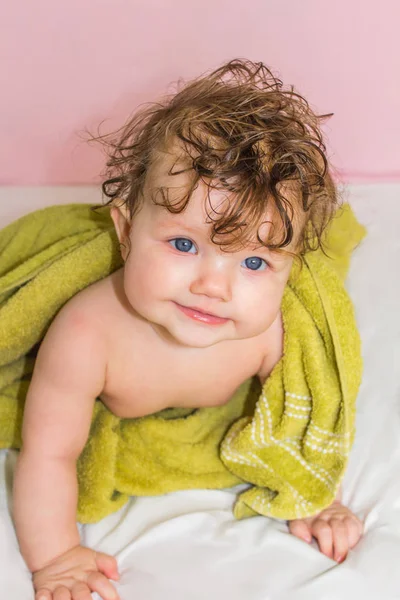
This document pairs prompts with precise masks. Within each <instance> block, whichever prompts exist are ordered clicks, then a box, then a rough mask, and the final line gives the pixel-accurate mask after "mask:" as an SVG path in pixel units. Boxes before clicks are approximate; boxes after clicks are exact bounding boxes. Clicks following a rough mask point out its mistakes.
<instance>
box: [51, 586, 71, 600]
mask: <svg viewBox="0 0 400 600" xmlns="http://www.w3.org/2000/svg"><path fill="white" fill-rule="evenodd" d="M53 600H71V593H70V591H69V589H68V588H67V587H65V585H59V586H58V587H57V588H56V589H55V590H54V592H53Z"/></svg>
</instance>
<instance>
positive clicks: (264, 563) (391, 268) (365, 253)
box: [0, 184, 400, 600]
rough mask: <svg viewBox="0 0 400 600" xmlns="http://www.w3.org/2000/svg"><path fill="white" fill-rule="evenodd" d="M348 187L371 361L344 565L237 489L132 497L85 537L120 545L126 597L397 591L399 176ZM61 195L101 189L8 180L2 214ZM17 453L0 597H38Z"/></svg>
mask: <svg viewBox="0 0 400 600" xmlns="http://www.w3.org/2000/svg"><path fill="white" fill-rule="evenodd" d="M344 198H345V199H348V200H349V201H350V202H351V204H352V206H353V207H354V210H355V212H356V215H357V217H358V218H359V220H360V221H361V222H362V223H363V224H365V225H366V226H367V229H368V237H367V238H366V240H365V241H364V242H363V243H362V245H361V246H360V247H359V248H358V249H357V250H356V251H355V254H354V256H353V259H352V264H351V269H350V275H349V279H348V289H349V292H350V295H351V297H352V299H353V301H354V303H355V306H356V314H357V321H358V324H359V327H360V332H361V337H362V341H363V356H364V364H365V371H364V378H363V383H362V386H361V390H360V394H359V397H358V412H357V434H356V441H355V445H354V448H353V451H352V454H351V459H350V465H349V469H348V471H347V474H346V477H345V481H344V501H345V503H347V504H348V505H349V506H350V507H351V508H352V510H354V511H355V512H356V513H357V514H358V515H359V516H360V517H361V518H362V519H363V520H364V522H365V534H364V537H363V538H362V540H361V541H360V542H359V544H358V545H357V547H356V548H355V549H354V550H353V551H351V552H350V554H349V556H348V558H347V560H346V561H345V562H344V563H342V564H341V565H337V564H336V563H335V562H334V561H332V560H330V559H328V558H326V557H324V556H323V555H322V554H321V553H320V552H319V551H318V549H317V546H316V545H315V543H314V542H313V543H312V544H310V545H307V544H306V543H304V542H302V541H300V540H298V539H296V538H294V537H293V536H291V535H289V533H288V531H287V526H286V523H285V522H283V521H272V520H270V519H266V518H264V517H254V518H251V519H248V520H245V521H240V522H239V521H235V519H234V518H233V516H232V512H231V511H232V505H233V502H234V498H235V493H236V491H237V490H227V491H204V490H198V491H189V492H179V493H174V494H169V495H167V496H164V497H158V498H141V499H131V501H130V502H129V503H128V505H127V506H125V507H124V508H123V509H121V510H120V511H119V512H118V513H116V514H115V515H111V516H110V517H108V518H107V519H104V520H103V521H102V522H100V523H98V524H96V525H88V526H85V527H82V531H81V533H82V541H83V543H84V544H87V545H91V546H93V547H95V548H96V549H97V550H101V551H103V552H107V553H111V554H114V555H115V556H116V557H117V559H118V563H119V567H120V572H121V579H120V582H119V584H118V591H119V593H120V595H121V599H122V600H133V599H135V600H142V599H146V600H159V599H161V598H167V599H171V600H172V599H173V600H203V599H204V598H207V599H208V600H217V599H219V598H223V599H224V600H270V599H273V600H286V599H289V598H290V600H314V599H315V600H320V599H324V600H336V599H338V600H339V599H340V600H347V599H352V600H361V599H367V598H368V599H377V600H378V599H379V600H391V599H394V598H400V266H399V265H400V235H399V232H400V184H369V185H357V186H356V185H354V186H351V187H349V188H347V190H346V191H345V193H344ZM13 199H14V201H13ZM57 200H58V201H59V202H71V201H77V202H79V201H93V202H97V201H98V196H97V192H96V191H95V190H94V189H89V190H88V188H64V189H63V190H57V189H53V190H52V189H51V188H50V189H47V190H40V188H39V189H38V188H36V189H29V188H25V189H24V190H23V191H21V190H12V189H8V190H5V189H3V190H1V189H0V206H1V207H2V208H0V222H1V224H2V225H5V224H6V223H7V222H9V221H11V220H12V219H14V218H16V217H18V216H20V215H21V214H24V213H26V212H28V211H29V210H34V209H36V208H38V207H39V206H43V205H45V204H51V203H55V202H56V201H57ZM6 205H7V209H6V208H5V206H6ZM2 213H3V214H2ZM0 260H1V259H0ZM15 457H16V454H15V452H11V451H1V452H0V590H1V598H2V599H3V598H4V600H33V597H34V596H33V591H32V588H31V583H30V575H29V572H28V571H27V569H26V567H25V565H24V562H23V560H22V558H21V556H20V554H19V552H18V546H17V541H16V537H15V533H14V530H13V526H12V521H11V517H10V511H11V505H12V502H11V484H12V475H13V469H14V464H15ZM93 598H96V595H95V594H93Z"/></svg>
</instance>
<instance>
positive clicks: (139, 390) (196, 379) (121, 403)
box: [101, 353, 260, 418]
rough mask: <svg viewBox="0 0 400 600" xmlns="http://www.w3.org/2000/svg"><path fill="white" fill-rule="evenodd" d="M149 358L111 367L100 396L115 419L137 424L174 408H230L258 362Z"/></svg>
mask: <svg viewBox="0 0 400 600" xmlns="http://www.w3.org/2000/svg"><path fill="white" fill-rule="evenodd" d="M173 358H174V357H173V356H171V357H169V358H165V357H159V356H154V355H153V356H150V355H147V356H146V353H144V354H142V356H140V357H139V356H138V357H136V359H134V357H132V360H131V361H130V363H129V362H127V361H124V362H125V364H124V365H122V364H119V365H117V364H115V363H114V362H112V363H111V364H110V368H109V369H108V377H107V383H106V386H105V389H104V392H103V394H102V396H101V397H102V400H103V402H104V403H105V404H106V405H107V406H108V408H109V409H110V410H111V411H112V412H113V413H114V414H116V415H117V416H119V417H123V418H135V417H140V416H145V415H148V414H152V413H155V412H158V411H160V410H163V409H164V408H172V407H188V408H189V407H193V408H197V407H198V408H200V407H207V406H208V407H211V406H220V405H222V404H225V403H226V402H228V401H229V400H230V399H231V398H232V396H233V395H234V393H235V391H236V389H237V388H238V387H239V386H240V385H241V384H242V383H243V382H244V381H245V380H246V379H248V378H249V377H252V376H253V375H254V374H255V373H257V368H258V366H259V363H260V359H259V357H256V356H252V357H243V356H237V357H230V360H226V357H225V358H221V359H220V360H219V361H218V360H199V359H197V360H196V359H194V360H193V361H190V360H189V361H182V360H181V361H179V360H178V359H175V360H174V359H173Z"/></svg>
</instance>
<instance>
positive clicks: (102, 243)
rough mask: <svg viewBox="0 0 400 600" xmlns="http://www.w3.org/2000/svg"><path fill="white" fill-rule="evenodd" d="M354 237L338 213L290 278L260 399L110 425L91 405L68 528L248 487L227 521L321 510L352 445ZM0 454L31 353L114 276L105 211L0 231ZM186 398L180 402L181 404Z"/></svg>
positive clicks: (56, 212) (256, 394) (116, 262)
mask: <svg viewBox="0 0 400 600" xmlns="http://www.w3.org/2000/svg"><path fill="white" fill-rule="evenodd" d="M364 235H365V230H364V228H363V227H362V226H361V225H360V224H359V223H358V222H357V221H356V219H355V217H354V215H353V213H352V211H351V209H350V207H349V206H348V205H345V206H344V207H343V208H342V209H340V211H338V213H337V215H336V217H335V219H334V220H333V222H332V223H331V225H330V227H329V230H328V232H327V237H326V240H327V246H328V254H329V256H330V258H327V257H326V256H324V254H323V253H322V252H321V251H320V250H318V251H316V252H312V253H308V254H307V255H306V257H305V262H304V266H303V268H302V270H300V271H299V269H298V267H297V266H296V263H295V264H294V266H293V269H292V272H291V275H290V279H289V282H288V285H287V286H286V289H285V293H284V297H283V303H282V314H283V323H284V330H285V336H284V356H283V358H282V359H281V360H280V362H279V363H278V364H277V365H276V366H275V368H274V370H273V372H272V373H271V375H270V377H269V378H268V380H267V381H266V383H265V385H264V388H263V389H262V390H261V386H260V385H259V384H258V383H257V380H256V379H255V378H254V379H253V380H248V381H246V382H244V383H243V385H242V386H241V387H240V388H239V390H238V391H237V393H236V394H235V396H234V397H233V398H232V399H231V400H230V401H229V403H228V404H226V405H225V406H221V407H216V408H201V409H196V410H187V409H168V410H165V411H162V412H161V413H158V414H155V415H150V416H147V417H143V418H139V419H120V418H118V417H116V416H115V415H114V414H112V413H111V412H110V411H109V410H108V409H107V408H106V407H105V406H104V405H103V404H102V403H101V402H100V401H96V402H95V407H94V412H93V420H92V426H91V431H90V436H89V439H88V441H87V444H86V446H85V448H84V450H83V452H82V454H81V456H80V458H79V461H78V480H79V504H78V514H77V517H78V519H79V520H80V521H82V522H95V521H98V520H99V519H101V518H103V517H104V516H106V515H107V514H109V513H111V512H113V511H115V510H118V509H119V508H120V507H121V506H122V505H123V504H124V503H125V502H126V501H127V499H128V497H129V496H130V495H155V494H163V493H167V492H172V491H175V490H183V489H195V488H224V487H230V486H233V485H235V484H238V483H243V482H247V483H248V484H249V487H248V489H246V491H244V492H242V493H241V494H240V495H239V497H238V501H237V503H236V507H235V515H236V516H237V517H239V518H240V517H244V516H248V515H252V514H263V515H268V516H272V517H278V518H283V519H293V518H298V517H300V516H307V515H311V514H314V513H316V512H318V511H320V510H322V509H323V508H324V507H326V506H328V505H329V504H330V503H331V502H332V501H333V499H334V497H335V495H336V492H337V489H338V487H339V485H340V481H341V479H342V477H343V474H344V471H345V468H346V465H347V462H348V453H349V450H350V447H351V444H352V442H353V438H354V413H355V400H356V396H357V391H358V387H359V384H360V380H361V372H362V363H361V352H360V339H359V335H358V332H357V328H356V324H355V317H354V311H353V307H352V304H351V302H350V299H349V297H348V295H347V293H346V291H345V288H344V284H343V280H344V277H345V275H346V273H347V270H348V265H349V259H350V255H351V252H352V250H353V249H354V247H355V246H356V245H357V244H358V243H359V242H360V240H361V239H362V238H363V236H364ZM0 257H1V259H0V447H3V448H7V447H15V448H19V447H20V445H21V435H20V434H21V423H22V415H23V406H24V400H25V396H26V392H27V388H28V385H29V380H30V376H31V373H32V369H33V365H34V360H35V355H36V352H37V347H38V344H39V343H40V341H41V339H42V338H43V336H44V334H45V332H46V330H47V328H48V326H49V324H50V323H51V321H52V319H53V318H54V316H55V314H56V313H57V312H58V310H59V309H60V308H61V307H62V306H63V304H65V302H67V300H68V299H69V298H70V297H72V296H73V295H74V294H76V293H77V292H78V291H79V290H81V289H83V288H84V287H86V286H88V285H90V284H91V283H93V282H94V281H97V280H99V279H101V278H103V277H105V276H106V275H108V274H109V273H111V272H112V271H114V270H115V269H117V268H119V267H120V266H121V264H122V263H121V258H120V255H119V250H118V243H117V239H116V236H115V234H114V229H113V225H112V222H111V220H110V218H109V215H108V213H106V212H105V211H101V212H100V213H96V212H93V211H91V209H90V207H89V206H87V205H77V204H76V205H67V206H58V207H50V208H46V209H43V210H41V211H37V212H35V213H32V214H30V215H27V216H26V217H23V218H22V219H20V220H18V221H16V222H15V223H12V224H11V225H9V226H8V227H6V228H5V229H4V230H3V231H1V232H0ZM195 393H196V390H193V394H195Z"/></svg>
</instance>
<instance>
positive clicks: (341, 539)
mask: <svg viewBox="0 0 400 600" xmlns="http://www.w3.org/2000/svg"><path fill="white" fill-rule="evenodd" d="M289 531H290V533H292V534H293V535H295V536H296V537H298V538H300V539H302V540H304V541H305V542H308V543H309V542H311V539H312V536H314V537H315V538H316V540H317V542H318V545H319V549H320V550H321V552H322V553H323V554H325V555H326V556H328V557H329V558H333V559H334V560H336V562H339V563H340V562H343V561H344V559H345V558H346V556H347V553H348V551H349V549H350V548H354V546H355V545H356V544H357V542H358V540H359V539H360V537H361V536H362V533H363V524H362V522H361V521H360V519H358V518H357V517H356V516H355V515H353V513H352V512H351V511H350V510H349V509H348V508H347V507H346V506H343V504H341V503H340V502H338V501H335V502H334V503H333V504H332V505H331V506H329V508H326V509H325V510H323V511H322V512H320V513H319V514H318V515H315V516H313V517H308V518H306V519H296V520H294V521H290V522H289Z"/></svg>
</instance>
